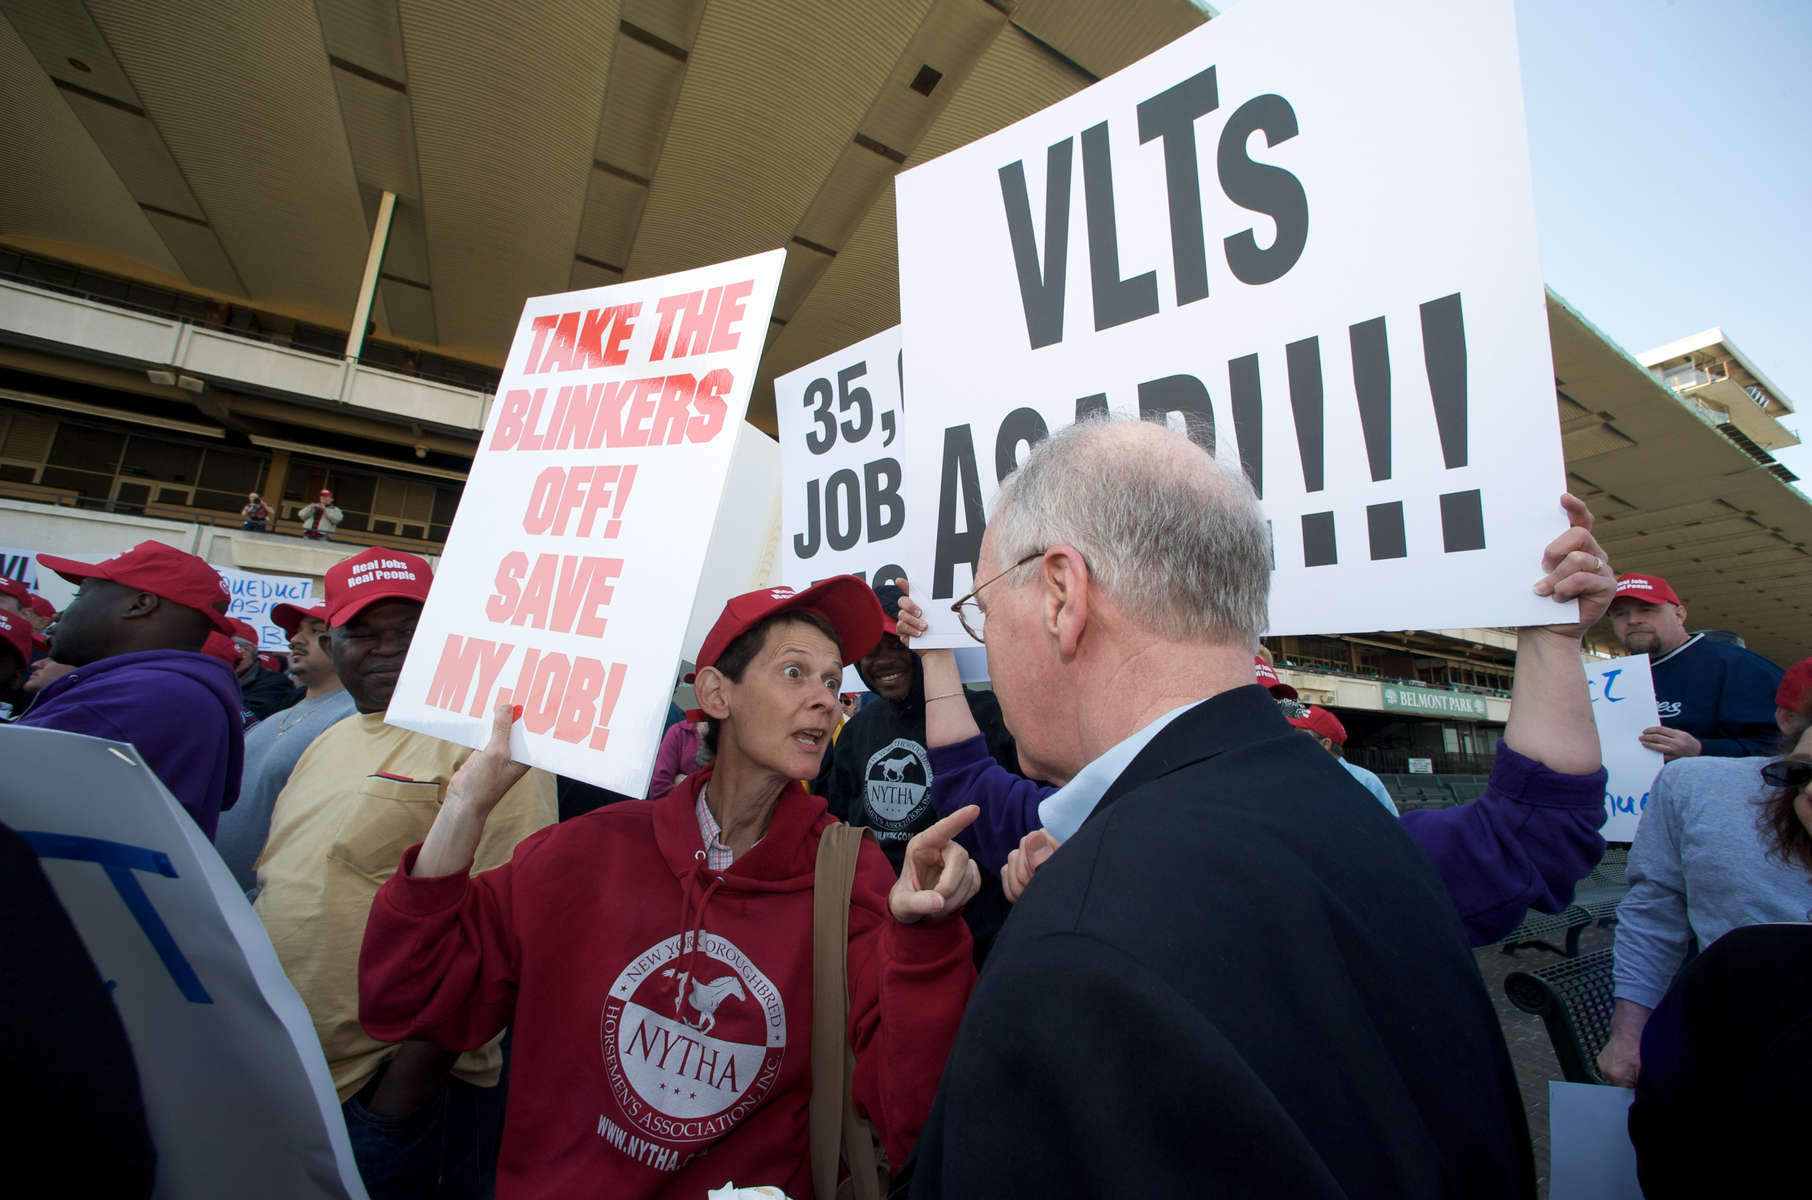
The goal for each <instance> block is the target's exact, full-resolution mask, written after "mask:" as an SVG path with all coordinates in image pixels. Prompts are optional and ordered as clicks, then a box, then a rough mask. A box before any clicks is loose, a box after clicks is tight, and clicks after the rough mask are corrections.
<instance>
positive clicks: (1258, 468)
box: [1227, 354, 1265, 500]
mask: <svg viewBox="0 0 1812 1200" xmlns="http://www.w3.org/2000/svg"><path fill="white" fill-rule="evenodd" d="M1227 390H1228V392H1229V393H1231V398H1232V400H1233V437H1234V440H1235V441H1237V442H1238V443H1239V465H1240V466H1241V467H1243V468H1245V471H1246V478H1247V479H1250V480H1251V481H1252V491H1253V492H1254V493H1255V494H1256V495H1257V496H1258V498H1259V499H1260V500H1263V499H1264V498H1265V419H1264V418H1265V406H1264V398H1263V396H1262V395H1261V394H1260V392H1259V387H1258V355H1256V354H1248V355H1246V356H1245V357H1244V358H1236V359H1234V360H1233V361H1232V362H1230V363H1228V364H1227Z"/></svg>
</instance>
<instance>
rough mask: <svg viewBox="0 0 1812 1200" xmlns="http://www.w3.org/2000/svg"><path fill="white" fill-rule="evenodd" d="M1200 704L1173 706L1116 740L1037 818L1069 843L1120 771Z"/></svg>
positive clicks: (1044, 802) (1056, 793)
mask: <svg viewBox="0 0 1812 1200" xmlns="http://www.w3.org/2000/svg"><path fill="white" fill-rule="evenodd" d="M1200 703H1201V701H1200V700H1191V701H1190V702H1189V703H1188V704H1185V705H1183V706H1182V707H1181V708H1173V709H1171V710H1170V711H1169V712H1167V713H1165V714H1164V715H1163V716H1161V717H1159V718H1158V719H1157V720H1155V721H1153V722H1152V723H1151V724H1149V725H1147V726H1146V727H1145V728H1143V729H1141V730H1139V732H1137V733H1135V734H1133V735H1132V736H1131V737H1128V738H1126V739H1125V740H1124V741H1121V742H1118V743H1116V744H1115V745H1114V746H1113V747H1112V748H1111V749H1109V750H1107V751H1106V752H1105V753H1103V754H1101V755H1100V756H1099V757H1097V758H1096V759H1094V760H1093V761H1092V762H1090V763H1089V764H1088V765H1087V766H1085V767H1083V768H1082V769H1081V770H1080V771H1078V772H1076V774H1075V776H1074V777H1073V778H1072V779H1071V780H1070V781H1069V782H1068V783H1066V784H1064V785H1063V786H1062V787H1060V788H1058V789H1057V790H1056V791H1054V792H1052V793H1051V794H1050V795H1048V796H1046V797H1045V798H1044V799H1043V800H1041V801H1039V803H1038V820H1039V822H1040V823H1041V824H1043V825H1044V827H1045V829H1046V831H1048V832H1049V833H1050V835H1051V836H1052V837H1054V838H1056V839H1057V840H1058V841H1059V842H1067V841H1069V840H1070V839H1071V838H1072V837H1074V836H1076V831H1077V830H1078V829H1081V828H1082V823H1083V822H1084V821H1086V820H1088V815H1089V814H1090V813H1092V812H1094V811H1095V805H1097V804H1099V803H1101V797H1102V796H1104V795H1106V794H1107V789H1108V788H1109V787H1111V786H1113V782H1114V780H1116V779H1118V778H1120V772H1122V771H1124V770H1126V767H1127V764H1128V763H1130V762H1132V760H1133V759H1134V758H1136V757H1137V756H1138V753H1139V751H1141V750H1143V749H1145V747H1146V746H1148V745H1149V744H1150V743H1151V739H1153V738H1155V737H1157V736H1158V734H1160V733H1162V732H1163V731H1164V727H1165V726H1166V725H1169V724H1170V723H1171V722H1172V721H1174V720H1176V719H1177V718H1178V717H1179V716H1181V715H1182V714H1184V713H1186V712H1188V711H1189V710H1190V709H1192V708H1194V707H1195V706H1196V705H1198V704H1200Z"/></svg>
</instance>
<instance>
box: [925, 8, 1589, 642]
mask: <svg viewBox="0 0 1812 1200" xmlns="http://www.w3.org/2000/svg"><path fill="white" fill-rule="evenodd" d="M897 199H898V213H899V216H898V228H899V262H900V309H901V332H902V342H903V350H904V354H905V357H906V358H907V359H909V360H910V361H911V363H912V375H911V396H910V402H911V405H912V414H913V421H912V422H911V424H910V425H908V426H907V427H906V436H905V446H904V449H903V452H902V455H901V457H902V460H903V462H904V466H905V488H906V492H907V494H908V495H909V496H916V497H918V498H919V503H920V504H922V506H923V512H922V515H921V516H919V517H918V519H916V520H914V521H913V522H911V523H910V524H909V527H908V532H907V537H908V541H909V545H910V550H909V552H908V554H907V556H906V559H907V561H906V566H907V568H908V571H909V574H910V575H911V577H912V579H913V582H914V585H915V590H917V591H918V593H919V595H920V597H921V602H922V603H923V604H924V607H925V609H926V612H927V613H928V614H929V616H930V618H931V620H932V630H933V633H932V637H931V638H929V639H927V640H928V642H929V643H930V644H933V645H938V644H943V645H954V644H957V643H958V641H959V639H961V638H962V636H963V635H962V632H961V630H960V629H958V628H957V626H956V622H955V619H954V617H953V616H952V615H951V614H950V613H949V611H948V602H949V601H950V600H954V599H955V598H957V597H958V596H960V595H962V594H963V593H964V592H966V591H967V590H969V588H970V587H972V586H973V585H974V583H975V582H976V580H975V578H974V571H975V562H976V558H977V555H978V553H979V550H980V545H981V538H982V533H983V528H984V524H985V518H986V511H987V505H988V504H989V502H990V501H991V500H992V498H993V496H994V493H995V492H996V491H997V490H998V486H999V481H1000V479H1001V478H1002V477H1004V476H1005V475H1006V474H1007V473H1009V472H1010V471H1011V470H1013V468H1014V467H1015V466H1016V465H1017V463H1018V462H1019V461H1020V460H1021V459H1022V458H1023V456H1024V454H1025V452H1026V450H1027V448H1028V447H1029V446H1031V445H1033V444H1035V443H1036V442H1037V441H1038V440H1039V439H1041V438H1042V437H1044V436H1045V435H1046V434H1047V433H1048V432H1049V431H1052V430H1055V429H1058V428H1061V427H1062V426H1065V425H1068V424H1070V423H1071V422H1073V421H1075V420H1077V419H1079V418H1081V417H1083V416H1086V415H1088V414H1091V413H1096V412H1103V411H1110V410H1111V411H1113V412H1117V413H1123V414H1130V415H1139V416H1143V417H1146V418H1147V419H1160V420H1165V421H1167V422H1169V423H1171V424H1172V425H1173V426H1174V427H1177V428H1187V429H1188V430H1189V431H1190V432H1191V434H1192V436H1194V437H1195V438H1196V440H1197V441H1199V442H1200V443H1202V444H1203V445H1204V446H1205V447H1207V448H1208V449H1210V450H1211V451H1212V452H1213V453H1215V454H1216V455H1217V456H1218V457H1220V458H1221V459H1222V460H1223V461H1224V462H1226V463H1228V464H1229V465H1230V466H1236V467H1237V468H1239V469H1241V470H1243V471H1244V473H1245V475H1246V476H1247V478H1248V479H1249V480H1250V481H1251V484H1252V486H1253V488H1254V490H1255V491H1256V492H1257V494H1258V495H1259V497H1260V499H1261V501H1262V502H1263V505H1264V508H1265V511H1266V513H1267V515H1268V516H1269V517H1270V521H1271V528H1272V541H1273V562H1274V575H1273V587H1272V598H1271V613H1270V616H1271V620H1270V626H1269V632H1270V633H1273V634H1297V633H1316V632H1331V631H1344V630H1374V629H1407V628H1427V629H1437V628H1451V627H1456V626H1472V625H1486V626H1515V625H1523V624H1532V623H1541V624H1546V623H1549V622H1552V621H1553V620H1555V615H1554V611H1553V602H1552V601H1550V600H1547V599H1544V598H1542V597H1537V596H1535V595H1534V594H1533V593H1532V592H1531V591H1530V589H1529V579H1530V578H1531V577H1532V575H1533V573H1534V572H1535V570H1536V567H1537V564H1538V563H1539V561H1540V557H1541V551H1542V549H1543V547H1544V546H1545V545H1546V544H1547V543H1548V542H1549V541H1550V540H1552V539H1553V538H1554V537H1555V536H1557V535H1558V534H1559V533H1560V532H1561V531H1562V530H1563V529H1564V528H1565V527H1566V521H1565V518H1564V516H1563V514H1562V512H1561V509H1560V507H1559V504H1558V497H1559V495H1560V493H1561V491H1562V490H1563V489H1564V487H1565V474H1564V469H1563V466H1562V458H1561V443H1560V428H1559V420H1558V416H1557V414H1556V411H1555V402H1554V378H1553V372H1552V366H1551V362H1550V357H1549V352H1548V329H1547V319H1546V308H1545V295H1544V291H1543V288H1542V281H1541V270H1540V263H1539V260H1538V257H1537V252H1536V242H1535V216H1534V206H1533V200H1532V194H1531V186H1530V179H1529V164H1528V152H1527V143H1526V134H1525V131H1524V125H1523V114H1522V93H1521V82H1520V78H1519V72H1518V66H1517V57H1516V34H1515V25H1514V20H1513V13H1512V9H1511V5H1510V3H1509V0H1485V2H1481V3H1469V4H1447V3H1441V2H1439V0H1382V2H1380V3H1377V4H1369V5H1363V6H1354V5H1349V4H1339V3H1333V2H1331V0H1267V2H1266V3H1262V4H1248V5H1244V6H1241V7H1240V8H1238V9H1235V10H1234V11H1233V12H1231V13H1228V14H1227V15H1225V16H1221V17H1218V18H1216V19H1214V20H1213V21H1210V22H1209V23H1208V24H1207V25H1205V26H1203V27H1202V28H1201V29H1198V30H1196V31H1195V32H1193V33H1191V34H1189V35H1187V36H1185V37H1183V38H1181V39H1179V40H1177V41H1176V42H1173V43H1172V44H1170V45H1169V46H1166V47H1164V48H1163V49H1162V50H1159V51H1158V52H1156V53H1155V54H1152V55H1150V56H1149V57H1147V58H1145V59H1143V60H1141V61H1140V62H1138V63H1135V64H1133V65H1132V66H1131V67H1128V68H1127V69H1126V70H1124V71H1121V72H1120V73H1118V74H1116V75H1114V76H1112V77H1110V78H1108V79H1105V80H1102V81H1101V82H1099V83H1097V84H1095V85H1094V86H1092V87H1089V88H1087V89H1086V90H1084V91H1082V92H1079V93H1077V94H1076V95H1074V96H1072V97H1070V98H1068V99H1066V100H1064V101H1062V102H1060V103H1058V104H1055V105H1053V106H1051V107H1050V108H1047V109H1045V110H1043V111H1041V112H1038V113H1036V114H1034V115H1033V116H1031V117H1028V118H1027V119H1025V120H1023V121H1020V122H1019V123H1018V124H1015V125H1012V126H1009V127H1008V128H1006V129H1003V130H1001V131H999V132H998V133H995V134H993V135H991V136H989V137H986V138H983V139H981V140H979V141H976V142H973V143H970V144H969V145H967V146H964V147H962V148H960V149H958V150H955V151H952V152H951V153H949V154H946V155H944V156H943V157H941V158H938V159H935V160H933V161H932V162H929V163H927V164H925V165H923V166H921V167H918V168H915V169H914V170H911V171H907V172H905V173H903V174H901V175H900V176H899V177H898V180H897Z"/></svg>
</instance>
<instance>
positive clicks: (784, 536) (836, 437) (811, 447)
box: [774, 325, 906, 587]
mask: <svg viewBox="0 0 1812 1200" xmlns="http://www.w3.org/2000/svg"><path fill="white" fill-rule="evenodd" d="M900 370H901V367H900V330H899V327H898V326H897V325H896V326H895V327H894V328H892V329H889V330H887V331H886V332H884V333H877V334H875V336H873V337H871V338H869V339H867V340H866V341H861V342H857V343H856V344H855V345H853V346H850V347H847V348H846V349H843V350H839V351H837V352H836V353H835V354H832V355H830V356H829V357H827V358H821V359H819V360H818V361H817V362H815V363H812V364H810V365H809V366H804V367H801V368H799V370H797V371H794V372H792V373H791V374H787V375H782V376H780V378H778V379H776V380H775V381H774V414H775V420H776V421H777V423H778V425H779V429H780V474H781V479H782V481H783V487H782V491H781V494H780V534H781V537H780V554H781V558H780V581H781V582H782V583H784V584H787V585H788V586H790V587H806V586H808V585H810V584H813V583H816V582H818V581H819V580H821V579H828V578H830V577H831V576H832V575H860V576H862V577H863V578H864V579H867V580H868V581H869V582H870V583H874V584H881V583H886V582H887V581H888V580H890V579H896V578H898V577H900V576H902V575H905V574H906V568H905V567H904V566H902V565H901V564H902V563H904V562H905V561H906V559H905V555H906V539H905V538H904V537H903V536H902V535H903V534H904V532H905V529H906V504H905V501H904V500H903V499H902V498H901V495H900V479H901V473H900V459H899V453H900V449H901V447H902V445H903V443H902V441H901V433H902V428H901V422H902V418H903V414H902V412H901V410H900Z"/></svg>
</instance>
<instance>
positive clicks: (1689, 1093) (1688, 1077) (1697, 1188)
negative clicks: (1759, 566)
mask: <svg viewBox="0 0 1812 1200" xmlns="http://www.w3.org/2000/svg"><path fill="white" fill-rule="evenodd" d="M1809 668H1812V659H1808V660H1806V661H1805V662H1802V663H1800V664H1799V665H1798V666H1797V667H1795V668H1794V671H1799V672H1802V673H1803V672H1805V671H1807V670H1808V669H1809ZM1790 674H1791V673H1790ZM1795 715H1796V716H1797V717H1798V719H1799V721H1800V722H1801V723H1803V722H1805V721H1806V719H1807V716H1808V713H1807V711H1806V700H1804V699H1802V700H1801V706H1800V708H1799V710H1798V711H1797V712H1796V714H1795ZM1758 774H1759V775H1760V778H1761V784H1762V790H1761V798H1760V800H1759V802H1758V803H1757V805H1755V806H1754V807H1751V806H1747V805H1743V806H1742V807H1745V808H1749V809H1750V812H1751V815H1753V816H1754V817H1755V818H1756V820H1757V822H1758V824H1759V826H1760V831H1761V840H1762V843H1763V844H1764V845H1765V846H1766V847H1767V850H1768V853H1769V856H1770V857H1771V858H1772V859H1773V860H1774V861H1775V862H1776V863H1778V864H1779V865H1781V866H1783V867H1785V868H1786V869H1787V870H1789V871H1791V872H1792V873H1794V874H1797V875H1798V876H1799V877H1800V878H1801V879H1802V880H1808V879H1812V727H1809V728H1807V729H1806V731H1804V732H1802V733H1801V734H1800V736H1799V739H1798V741H1797V742H1796V743H1795V744H1794V746H1793V752H1792V754H1791V755H1789V756H1788V757H1786V758H1782V759H1775V760H1772V761H1769V762H1768V763H1766V764H1765V765H1764V766H1763V767H1762V768H1761V770H1760V771H1759V772H1758ZM1808 995H1812V913H1805V914H1802V916H1801V917H1798V918H1794V919H1792V920H1782V921H1774V922H1769V923H1767V924H1762V925H1746V926H1744V927H1742V928H1740V929H1733V930H1731V931H1730V932H1729V933H1727V934H1725V935H1724V936H1723V937H1721V938H1719V939H1718V940H1717V942H1716V943H1714V944H1713V945H1711V946H1710V947H1708V948H1707V949H1706V950H1705V951H1704V953H1702V954H1700V955H1699V956H1698V957H1697V958H1695V959H1693V960H1692V962H1691V963H1690V964H1688V965H1687V967H1686V968H1685V969H1684V970H1683V971H1681V972H1680V974H1679V975H1678V976H1676V977H1675V979H1674V981H1673V984H1672V985H1671V986H1670V987H1669V988H1668V990H1667V994H1666V995H1665V996H1663V997H1662V999H1661V1003H1660V1004H1658V1005H1656V1006H1655V1011H1654V1013H1653V1014H1652V1015H1651V1016H1650V1017H1649V1019H1648V1022H1647V1024H1646V1025H1645V1026H1644V1027H1643V1031H1642V1070H1641V1074H1640V1075H1639V1076H1638V1078H1637V1080H1636V1095H1635V1097H1634V1099H1633V1100H1632V1102H1631V1104H1630V1119H1629V1130H1630V1141H1631V1143H1632V1144H1633V1145H1634V1146H1635V1148H1636V1173H1637V1176H1638V1178H1639V1179H1640V1181H1641V1183H1642V1191H1643V1194H1644V1195H1646V1196H1648V1197H1649V1200H1672V1198H1673V1197H1681V1198H1685V1197H1699V1196H1716V1195H1725V1196H1759V1195H1763V1194H1765V1192H1766V1191H1767V1190H1771V1189H1770V1187H1769V1185H1771V1184H1776V1183H1778V1181H1779V1180H1781V1179H1786V1178H1791V1177H1792V1175H1791V1173H1792V1171H1793V1169H1794V1166H1795V1164H1793V1163H1792V1162H1790V1161H1789V1159H1788V1155H1789V1154H1791V1153H1792V1151H1791V1149H1790V1148H1791V1147H1793V1146H1795V1145H1797V1144H1798V1139H1799V1138H1800V1137H1802V1136H1804V1132H1805V1129H1806V1127H1807V1122H1808V1121H1809V1120H1812V1098H1808V1096H1807V1093H1806V1075H1807V1071H1808V1069H1809V1068H1812V1005H1808V1004H1807V1002H1806V997H1807V996H1808ZM1733 1146H1740V1147H1742V1152H1740V1153H1735V1154H1720V1153H1717V1152H1716V1148H1720V1147H1733Z"/></svg>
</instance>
